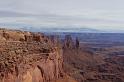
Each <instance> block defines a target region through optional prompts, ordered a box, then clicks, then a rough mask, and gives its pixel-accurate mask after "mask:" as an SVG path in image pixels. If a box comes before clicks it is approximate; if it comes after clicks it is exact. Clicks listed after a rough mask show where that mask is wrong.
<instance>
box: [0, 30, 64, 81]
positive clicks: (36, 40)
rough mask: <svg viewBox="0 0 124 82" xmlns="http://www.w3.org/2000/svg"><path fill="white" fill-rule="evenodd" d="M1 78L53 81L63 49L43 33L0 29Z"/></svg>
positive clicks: (60, 68) (60, 67)
mask: <svg viewBox="0 0 124 82" xmlns="http://www.w3.org/2000/svg"><path fill="white" fill-rule="evenodd" d="M0 38H2V39H0V82H55V81H56V80H57V79H60V78H62V77H63V76H64V72H63V51H62V48H61V47H60V46H59V47H58V46H54V44H52V42H51V41H50V40H49V39H48V38H47V37H45V36H44V35H42V34H39V33H31V32H22V31H13V30H6V29H0Z"/></svg>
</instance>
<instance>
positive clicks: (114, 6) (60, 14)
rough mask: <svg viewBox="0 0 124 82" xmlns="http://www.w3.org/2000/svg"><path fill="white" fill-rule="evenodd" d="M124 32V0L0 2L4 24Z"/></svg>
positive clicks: (3, 0) (1, 18)
mask: <svg viewBox="0 0 124 82" xmlns="http://www.w3.org/2000/svg"><path fill="white" fill-rule="evenodd" d="M11 24H12V25H13V24H16V25H18V24H19V25H31V26H35V27H38V28H42V27H58V28H61V27H63V26H67V27H68V28H69V27H71V26H75V27H76V28H77V27H81V28H83V27H88V28H95V29H106V30H107V29H109V30H124V0H0V25H11Z"/></svg>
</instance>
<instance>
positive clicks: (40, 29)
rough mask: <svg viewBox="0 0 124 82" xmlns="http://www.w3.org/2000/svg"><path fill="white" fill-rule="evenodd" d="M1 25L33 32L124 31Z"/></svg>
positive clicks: (116, 31)
mask: <svg viewBox="0 0 124 82" xmlns="http://www.w3.org/2000/svg"><path fill="white" fill-rule="evenodd" d="M0 27H2V28H5V27H6V28H9V29H11V28H12V29H19V30H24V31H32V32H56V33H57V32H72V33H73V32H75V33H124V31H123V30H98V29H92V28H90V27H78V26H60V27H57V26H56V27H52V26H51V27H48V26H32V25H27V24H16V23H15V24H9V23H8V24H3V23H0Z"/></svg>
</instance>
